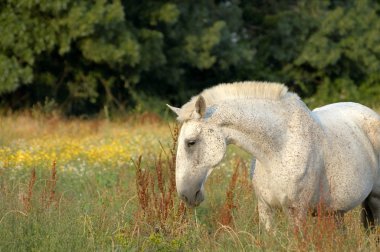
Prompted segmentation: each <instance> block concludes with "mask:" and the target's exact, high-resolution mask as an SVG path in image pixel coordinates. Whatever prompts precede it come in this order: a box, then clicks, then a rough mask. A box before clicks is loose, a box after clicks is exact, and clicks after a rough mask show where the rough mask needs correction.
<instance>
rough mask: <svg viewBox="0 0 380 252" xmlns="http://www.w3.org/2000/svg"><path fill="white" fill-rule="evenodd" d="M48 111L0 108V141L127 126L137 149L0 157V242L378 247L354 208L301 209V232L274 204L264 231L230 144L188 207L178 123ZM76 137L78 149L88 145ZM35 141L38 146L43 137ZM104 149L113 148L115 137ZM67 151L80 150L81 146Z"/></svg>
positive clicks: (125, 247) (48, 247)
mask: <svg viewBox="0 0 380 252" xmlns="http://www.w3.org/2000/svg"><path fill="white" fill-rule="evenodd" d="M50 120H51V119H44V118H38V119H37V121H36V119H33V118H31V117H25V116H23V117H22V118H20V117H16V116H13V117H12V116H11V117H6V118H0V121H1V122H2V124H1V125H0V143H1V146H0V149H1V148H8V149H7V151H10V153H11V154H12V153H14V152H17V151H21V150H22V151H27V150H28V149H31V148H33V147H34V146H33V144H34V143H36V140H39V139H44V141H46V146H47V148H50V146H51V145H49V144H50V143H49V141H53V140H54V137H55V136H56V135H57V134H59V135H60V136H62V137H66V138H67V139H68V141H71V140H70V139H73V141H76V140H78V139H81V138H84V137H86V139H87V140H86V141H83V142H81V141H79V144H80V145H85V144H88V143H91V141H92V139H94V141H99V139H103V140H102V141H105V142H107V141H113V139H114V138H115V137H116V138H119V137H120V136H121V134H123V135H122V136H123V137H125V139H128V137H127V135H128V134H133V135H134V137H135V139H140V141H141V142H139V143H137V142H133V144H141V145H142V146H143V147H142V148H141V149H142V150H144V151H141V152H138V153H134V154H135V155H133V156H132V160H133V161H124V160H110V162H104V163H96V162H95V161H96V160H90V161H91V162H85V161H83V159H80V160H76V159H75V160H73V159H71V158H70V157H68V158H66V159H65V160H69V161H70V162H71V163H70V167H72V166H73V167H74V168H73V169H71V168H70V169H68V168H67V167H68V166H67V164H66V163H65V162H64V161H63V160H62V159H56V160H55V159H53V160H48V161H46V160H45V159H38V162H24V163H23V166H20V165H18V164H17V163H12V162H7V161H6V160H0V165H1V167H0V199H1V204H0V251H33V250H38V251H95V250H96V251H194V250H200V251H233V250H239V251H264V250H265V251H267V250H269V251H375V250H377V249H378V247H377V244H376V241H377V238H378V235H379V229H375V230H374V231H373V232H370V233H366V231H365V230H364V229H363V228H362V227H361V223H360V209H359V208H358V209H356V210H355V211H353V212H350V213H349V214H347V215H346V217H345V221H344V222H345V223H344V224H345V228H344V229H342V228H339V227H338V226H337V225H336V222H335V219H334V216H333V215H332V214H331V213H329V212H327V211H326V210H325V209H324V208H323V205H321V206H320V207H319V208H318V210H317V212H316V213H315V217H311V215H310V216H309V217H308V218H307V220H306V222H305V223H304V227H303V228H302V230H301V231H300V232H294V230H293V228H292V226H291V225H290V224H289V222H288V220H287V218H286V216H285V215H284V214H283V213H282V212H276V214H275V223H276V227H275V230H276V232H275V234H273V233H267V232H265V231H264V230H263V228H262V226H261V225H260V223H259V218H258V211H257V202H256V199H255V197H254V192H253V187H252V184H251V182H250V178H249V175H248V168H247V164H248V158H249V155H247V154H245V153H244V152H241V151H239V150H238V149H237V148H229V149H228V152H227V158H226V160H225V161H223V163H222V164H221V165H220V166H219V167H217V168H216V169H215V170H214V172H213V174H212V175H211V176H210V177H209V179H208V181H207V182H206V186H205V191H206V197H207V198H206V200H205V202H204V203H202V204H201V206H199V207H198V208H196V209H191V208H190V209H188V208H186V206H185V205H184V204H183V203H182V202H181V201H180V200H179V199H178V197H177V194H176V189H175V179H174V178H175V146H176V139H177V136H178V130H179V129H178V128H176V127H173V129H172V130H170V129H169V128H168V127H167V126H166V125H164V124H162V123H158V122H152V121H149V120H147V121H148V123H149V124H135V125H134V126H131V125H130V124H129V123H128V122H118V123H113V122H105V121H101V120H97V121H81V120H77V121H75V123H73V122H71V121H65V120H61V119H54V121H53V122H51V121H50ZM144 120H145V119H144ZM20 122H22V124H19V123H20ZM51 124H54V125H55V127H52V126H51ZM126 129H128V132H125V130H126ZM152 130H153V131H155V132H157V137H156V141H155V142H152V140H151V138H149V139H148V140H146V141H145V139H147V138H144V136H146V135H147V134H148V132H151V131H152ZM170 132H172V134H170ZM124 134H127V135H124ZM139 134H141V137H140V136H139ZM38 143H39V144H41V142H40V141H38ZM116 143H120V142H116ZM57 144H58V145H59V142H58V143H57ZM125 144H126V145H128V144H131V142H126V143H125ZM152 145H154V146H155V147H152ZM58 147H59V146H58ZM58 147H57V149H58V150H59V148H58ZM79 147H80V148H78V149H79V150H81V151H83V152H85V151H87V150H88V149H86V148H85V146H83V148H82V146H79ZM124 147H125V146H124ZM40 148H42V150H44V149H43V145H41V146H40ZM130 148H135V146H130ZM135 149H136V148H135ZM146 150H149V151H146ZM151 150H153V151H151ZM106 151H107V150H106ZM108 151H110V152H112V151H120V148H119V147H118V146H117V145H116V146H113V147H112V148H111V149H109V150H108ZM45 152H46V151H45ZM7 153H8V152H7ZM41 153H44V152H41ZM117 153H118V152H117ZM36 155H37V154H36ZM75 155H76V156H75V157H76V158H77V157H79V158H80V157H84V156H86V153H75ZM32 157H33V156H32ZM56 157H60V156H59V155H56ZM110 157H112V158H114V157H115V158H116V155H110ZM93 158H94V159H96V158H97V157H96V156H94V157H93ZM93 161H94V162H93ZM77 168H78V170H77ZM79 171H80V172H79Z"/></svg>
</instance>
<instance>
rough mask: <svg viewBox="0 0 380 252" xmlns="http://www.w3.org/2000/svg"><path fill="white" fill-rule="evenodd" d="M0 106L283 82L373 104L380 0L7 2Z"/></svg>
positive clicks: (173, 96)
mask: <svg viewBox="0 0 380 252" xmlns="http://www.w3.org/2000/svg"><path fill="white" fill-rule="evenodd" d="M0 34H1V35H0V105H1V106H2V107H8V108H12V109H19V108H26V107H30V106H32V105H34V104H37V103H39V104H42V105H43V106H57V107H59V108H60V109H61V110H62V111H64V112H65V113H66V114H70V115H79V114H93V113H97V112H99V111H102V110H103V109H105V108H107V110H115V111H131V110H133V111H137V112H140V111H145V110H151V111H155V112H161V111H162V110H163V109H165V106H164V104H165V103H171V104H174V105H177V106H178V105H180V104H181V103H183V102H184V101H186V100H187V99H188V98H189V97H190V96H191V95H194V94H195V93H196V92H199V91H200V90H202V89H203V88H205V87H208V86H211V85H214V84H217V83H221V82H231V81H241V80H266V81H276V82H282V83H286V84H287V85H288V86H289V87H290V88H291V89H292V90H293V91H296V92H298V93H299V94H300V95H301V96H302V97H303V98H305V99H306V101H307V103H308V104H309V105H311V106H319V105H322V104H325V103H328V102H334V101H343V100H352V101H359V102H362V103H364V104H367V105H370V106H379V105H380V2H379V1H369V0H357V1H356V0H351V1H333V0H330V1H310V0H298V1H297V0H294V1H288V0H287V1H284V0H278V1H274V0H261V1H260V0H255V1H250V0H241V1H233V0H231V1H212V0H204V1H157V0H150V1H141V0H140V1H131V0H93V1H82V0H47V1H30V0H3V1H1V2H0Z"/></svg>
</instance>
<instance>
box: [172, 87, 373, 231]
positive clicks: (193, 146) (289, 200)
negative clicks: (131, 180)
mask: <svg viewBox="0 0 380 252" xmlns="http://www.w3.org/2000/svg"><path fill="white" fill-rule="evenodd" d="M172 109H173V110H174V111H175V112H176V113H177V114H178V119H179V120H181V121H183V122H184V124H183V126H182V129H181V132H180V136H179V140H178V150H177V167H176V183H177V190H178V193H179V194H180V196H181V197H182V198H183V199H184V200H185V201H186V202H187V203H188V204H189V205H198V204H199V203H200V202H201V201H202V200H203V183H204V182H205V180H206V177H207V175H208V174H210V172H211V170H212V169H211V168H212V167H213V166H215V165H216V164H218V163H219V162H220V161H221V160H222V158H223V156H224V153H225V149H226V144H230V143H231V144H236V145H238V146H240V147H241V148H243V149H245V150H247V151H248V152H250V153H251V154H252V155H253V157H254V158H256V159H257V163H256V167H255V170H254V174H253V185H254V188H255V193H256V195H257V198H258V207H259V215H260V220H261V222H262V223H263V224H264V225H265V227H266V229H271V226H272V217H271V215H272V209H273V208H276V207H277V208H282V209H283V210H284V211H285V212H286V213H287V214H288V215H289V217H290V218H291V219H292V220H293V221H294V222H295V224H296V225H300V224H301V222H302V221H303V220H304V218H305V217H306V213H307V210H308V209H310V208H315V207H316V206H317V205H318V204H319V203H323V204H324V205H325V206H326V207H327V208H328V209H330V210H333V211H336V212H339V213H344V212H346V211H348V210H350V209H352V208H354V207H356V206H357V205H359V204H360V203H363V206H364V208H365V210H366V211H365V212H364V217H366V219H365V222H364V223H365V224H366V223H368V222H369V223H370V224H378V221H379V219H380V178H379V175H380V172H379V169H380V167H379V154H380V117H379V115H378V114H376V113H375V112H373V111H372V110H370V109H369V108H367V107H364V106H362V105H359V104H355V103H337V104H332V105H328V106H325V107H322V108H319V109H316V110H314V111H313V112H312V111H310V110H309V109H308V108H307V107H306V106H305V104H304V103H303V102H302V101H301V100H300V99H299V98H298V96H297V95H295V94H292V93H289V92H287V89H286V87H285V86H283V85H280V84H264V83H256V82H250V83H239V84H230V85H221V86H216V87H214V88H211V89H209V90H205V91H204V92H202V93H201V95H199V96H196V97H195V98H193V99H192V100H191V101H190V102H188V103H187V104H185V105H184V106H183V107H182V108H181V109H178V108H172ZM367 221H368V222H367Z"/></svg>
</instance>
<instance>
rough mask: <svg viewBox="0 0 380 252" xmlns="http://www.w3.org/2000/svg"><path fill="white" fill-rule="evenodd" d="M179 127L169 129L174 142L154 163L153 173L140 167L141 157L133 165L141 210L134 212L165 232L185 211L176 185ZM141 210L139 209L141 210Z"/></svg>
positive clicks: (181, 218) (181, 220) (180, 220)
mask: <svg viewBox="0 0 380 252" xmlns="http://www.w3.org/2000/svg"><path fill="white" fill-rule="evenodd" d="M178 132H179V130H178V127H175V128H174V130H173V131H172V138H173V145H174V146H172V148H171V149H170V154H169V155H167V156H166V160H165V161H164V160H162V156H161V155H160V156H159V157H158V159H157V160H156V162H155V165H154V173H152V172H149V170H148V169H145V170H143V169H142V162H141V160H142V158H141V157H139V159H138V161H137V162H136V163H135V166H136V186H137V195H138V199H139V206H140V210H139V213H138V214H137V216H138V218H139V219H140V220H144V221H145V222H147V223H148V224H150V225H151V226H154V227H155V228H157V227H158V226H159V228H160V230H162V231H165V232H167V231H168V230H170V231H172V229H173V227H172V226H170V225H172V224H173V223H182V222H183V220H184V218H183V217H184V215H185V213H186V208H185V205H184V204H183V203H182V202H180V201H179V199H178V198H177V196H176V193H175V191H176V188H175V144H176V143H177V137H178ZM141 210H142V211H141Z"/></svg>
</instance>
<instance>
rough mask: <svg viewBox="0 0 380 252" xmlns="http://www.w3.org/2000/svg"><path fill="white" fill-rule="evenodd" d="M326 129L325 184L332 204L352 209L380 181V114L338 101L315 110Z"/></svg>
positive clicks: (354, 104) (338, 207)
mask: <svg viewBox="0 0 380 252" xmlns="http://www.w3.org/2000/svg"><path fill="white" fill-rule="evenodd" d="M313 115H314V117H315V118H316V120H318V121H319V122H320V124H321V126H322V128H323V129H324V132H325V136H326V137H325V138H326V144H325V171H326V177H325V181H324V182H325V184H326V183H327V185H328V187H329V190H330V195H331V199H330V200H331V204H332V206H333V207H334V208H337V209H338V210H349V209H351V208H353V207H355V206H356V205H357V204H359V203H361V202H362V201H363V200H364V199H365V198H366V197H367V196H368V194H369V193H370V192H371V190H372V188H373V186H374V184H375V183H376V182H377V181H379V153H380V116H379V115H378V114H377V113H376V112H374V111H373V110H371V109H369V108H368V107H365V106H363V105H360V104H357V103H351V102H350V103H335V104H331V105H327V106H324V107H321V108H318V109H315V110H313Z"/></svg>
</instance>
